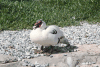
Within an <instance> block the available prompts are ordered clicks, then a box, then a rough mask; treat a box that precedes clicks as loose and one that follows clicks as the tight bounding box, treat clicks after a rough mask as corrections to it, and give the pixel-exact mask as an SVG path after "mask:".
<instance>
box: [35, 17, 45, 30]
mask: <svg viewBox="0 0 100 67" xmlns="http://www.w3.org/2000/svg"><path fill="white" fill-rule="evenodd" d="M34 26H35V28H41V29H45V27H46V23H45V22H44V21H43V20H41V19H40V20H37V21H36V23H35V24H34Z"/></svg>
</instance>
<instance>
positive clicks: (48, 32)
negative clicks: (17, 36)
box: [30, 19, 70, 53]
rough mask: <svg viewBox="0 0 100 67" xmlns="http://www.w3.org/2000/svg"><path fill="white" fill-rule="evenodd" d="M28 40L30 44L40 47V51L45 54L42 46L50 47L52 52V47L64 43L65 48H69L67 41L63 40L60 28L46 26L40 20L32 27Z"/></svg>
mask: <svg viewBox="0 0 100 67" xmlns="http://www.w3.org/2000/svg"><path fill="white" fill-rule="evenodd" d="M30 39H31V41H32V42H34V43H37V44H40V45H42V46H41V50H42V51H43V52H45V50H44V49H43V48H44V46H50V47H51V48H52V50H50V53H52V52H53V46H55V45H57V44H59V43H64V44H66V45H67V46H70V44H69V42H68V39H67V38H65V36H64V33H63V32H62V31H61V30H60V28H59V27H58V26H56V25H50V26H46V23H45V22H44V21H43V20H42V19H40V20H37V21H36V23H35V24H34V26H33V30H32V31H31V32H30Z"/></svg>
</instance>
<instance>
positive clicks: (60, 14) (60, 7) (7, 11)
mask: <svg viewBox="0 0 100 67" xmlns="http://www.w3.org/2000/svg"><path fill="white" fill-rule="evenodd" d="M38 19H43V20H44V21H45V22H46V23H47V25H51V24H52V25H53V24H55V25H58V26H62V27H63V26H71V25H79V22H80V21H84V20H86V21H89V22H100V0H29V1H28V0H0V30H19V29H31V28H32V26H33V24H34V23H35V22H36V20H38Z"/></svg>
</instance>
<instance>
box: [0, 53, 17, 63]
mask: <svg viewBox="0 0 100 67" xmlns="http://www.w3.org/2000/svg"><path fill="white" fill-rule="evenodd" d="M16 61H18V60H17V58H16V57H13V56H8V55H2V54H0V64H2V63H3V64H4V63H9V62H16Z"/></svg>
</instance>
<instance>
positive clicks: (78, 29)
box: [0, 23, 100, 61]
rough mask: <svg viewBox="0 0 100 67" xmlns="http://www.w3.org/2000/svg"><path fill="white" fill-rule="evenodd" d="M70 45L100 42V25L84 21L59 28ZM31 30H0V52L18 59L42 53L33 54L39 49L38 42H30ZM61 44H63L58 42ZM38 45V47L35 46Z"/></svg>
mask: <svg viewBox="0 0 100 67" xmlns="http://www.w3.org/2000/svg"><path fill="white" fill-rule="evenodd" d="M60 29H61V30H62V31H63V32H64V35H65V37H66V38H68V40H69V42H70V44H71V45H77V44H79V45H83V44H96V45H99V44H100V26H99V25H98V24H94V25H90V24H88V23H84V24H82V25H81V26H71V27H63V28H60ZM30 32H31V30H21V31H0V54H4V55H11V56H14V57H17V58H18V61H20V60H22V59H25V58H28V59H30V58H34V57H38V56H41V55H43V54H34V49H38V50H39V49H40V45H39V44H35V43H32V42H31V40H30V38H29V33H30ZM58 45H59V46H63V45H64V44H58ZM37 46H38V47H37Z"/></svg>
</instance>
